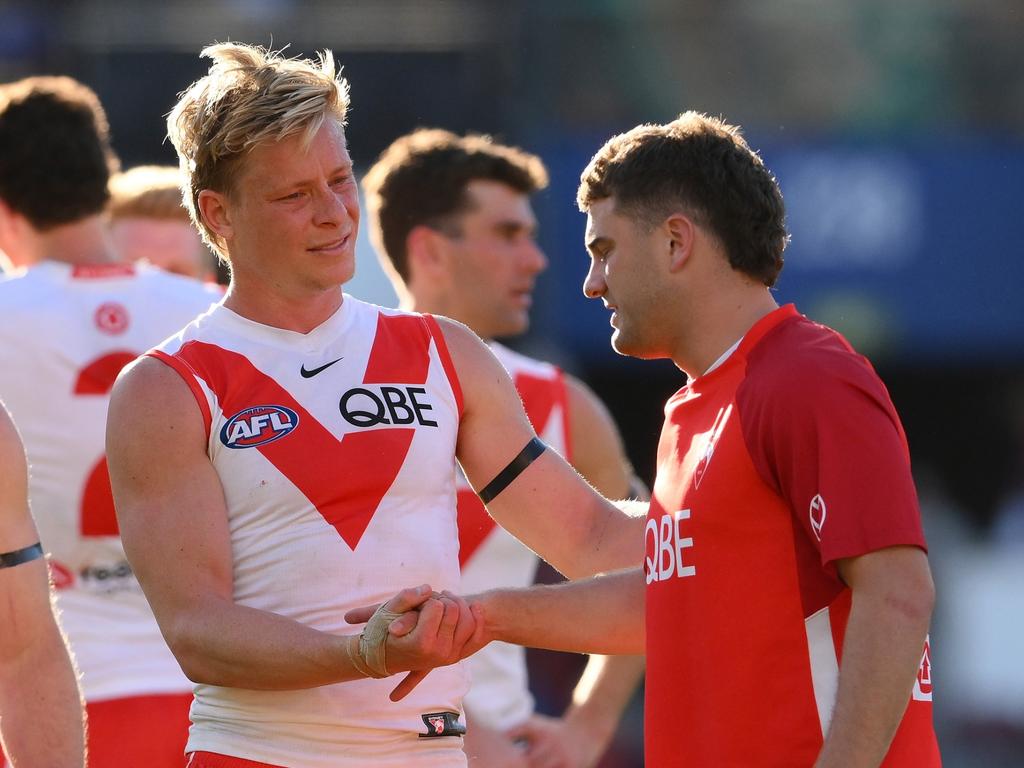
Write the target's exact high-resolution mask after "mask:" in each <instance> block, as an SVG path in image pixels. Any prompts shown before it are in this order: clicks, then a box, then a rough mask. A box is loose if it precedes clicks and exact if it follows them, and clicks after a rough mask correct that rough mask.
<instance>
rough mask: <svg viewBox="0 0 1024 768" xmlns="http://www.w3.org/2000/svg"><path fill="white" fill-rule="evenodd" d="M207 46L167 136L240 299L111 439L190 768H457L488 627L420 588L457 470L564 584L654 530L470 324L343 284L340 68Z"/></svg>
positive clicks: (186, 335) (346, 194) (121, 508)
mask: <svg viewBox="0 0 1024 768" xmlns="http://www.w3.org/2000/svg"><path fill="white" fill-rule="evenodd" d="M203 55H204V56H207V57H209V58H211V59H212V60H213V64H212V66H211V68H210V71H209V73H208V74H207V75H206V76H204V77H203V78H201V79H200V80H198V81H197V82H195V83H194V84H193V85H192V86H191V87H190V88H189V89H188V90H187V91H186V92H185V93H184V94H183V95H182V97H181V99H180V101H179V102H178V104H177V106H176V107H175V108H174V110H173V111H172V112H171V115H170V117H169V120H168V128H169V130H168V133H169V135H170V137H171V140H172V142H173V143H174V146H175V148H176V149H177V151H178V153H179V157H180V160H181V165H182V167H183V169H187V173H188V186H187V189H188V194H187V197H186V200H187V202H188V205H189V209H190V213H191V214H192V216H193V217H194V220H195V221H196V223H197V225H199V226H200V227H201V228H202V230H203V232H204V235H205V237H206V239H207V242H209V243H210V244H211V246H212V247H214V248H215V249H216V250H217V251H218V252H219V253H220V254H221V255H222V256H224V257H225V258H226V259H227V260H228V261H229V262H230V264H231V274H232V277H231V285H230V286H229V288H228V292H227V295H226V297H225V300H224V302H223V303H222V304H220V305H218V306H217V307H215V308H214V309H213V310H212V311H211V312H210V313H208V314H206V315H204V316H203V317H201V318H199V319H198V320H197V321H195V322H194V323H192V324H190V325H189V326H188V327H187V328H185V329H184V330H183V331H182V332H181V333H179V334H178V335H176V336H175V337H173V338H171V339H169V340H168V341H167V342H165V343H164V344H163V345H161V346H160V348H159V349H157V350H154V351H153V353H152V354H151V355H149V356H147V357H144V358H142V359H140V360H139V361H138V362H136V363H135V364H133V365H132V366H130V367H129V368H128V369H127V370H126V371H125V373H124V374H122V376H121V377H120V379H119V380H118V382H117V385H116V387H115V390H114V393H113V398H112V403H111V410H110V418H109V423H108V428H107V435H108V440H107V448H108V453H109V456H110V468H111V479H112V481H113V487H114V494H115V499H116V502H117V514H118V520H119V522H120V524H121V534H122V537H123V540H124V542H125V550H126V552H127V553H128V555H129V558H130V560H131V563H132V565H133V567H135V569H136V573H137V574H138V576H139V580H140V582H141V583H142V585H143V587H144V588H145V590H146V595H147V597H148V598H149V600H150V602H151V604H152V605H153V607H154V611H155V613H156V615H157V618H158V620H159V621H160V625H161V627H162V628H163V630H164V633H165V635H166V637H167V640H168V643H169V644H170V646H171V648H172V649H173V650H174V652H175V654H176V656H177V658H178V659H179V661H180V662H181V664H182V668H183V669H185V670H186V671H187V673H188V674H189V676H190V678H191V679H193V680H194V681H196V683H197V685H196V689H195V696H196V701H195V704H194V705H193V708H192V720H193V726H192V729H191V731H190V734H189V743H188V749H189V751H190V752H191V753H192V754H191V757H190V763H189V765H190V766H191V768H206V767H207V766H216V767H218V768H224V767H226V766H249V768H251V767H252V766H253V765H254V764H256V765H264V766H266V765H271V766H274V765H287V766H302V767H303V768H343V767H345V766H352V767H353V768H355V767H356V766H358V767H359V768H362V767H363V766H374V767H375V768H407V767H408V766H413V765H417V766H436V767H437V768H442V767H447V766H452V767H454V766H464V765H466V756H465V753H464V752H463V749H462V738H461V735H462V733H463V732H464V730H465V727H464V726H463V724H462V723H461V722H460V718H461V710H462V702H461V700H462V696H463V694H464V693H465V691H466V689H467V687H468V679H467V677H468V676H467V673H466V671H465V669H464V668H463V665H461V664H454V665H452V662H453V661H455V660H456V659H457V655H458V653H459V652H460V650H461V648H462V646H463V645H464V644H465V643H466V642H467V641H468V640H469V639H470V637H469V633H470V632H471V631H472V629H473V625H474V624H475V622H474V621H472V617H471V615H470V613H469V611H468V608H467V607H466V605H465V604H464V603H462V602H461V601H460V600H459V599H457V598H453V597H451V596H449V595H445V594H440V595H435V594H432V593H431V591H430V590H429V589H425V588H423V586H422V585H424V583H425V584H427V585H431V586H433V587H436V588H437V589H439V590H444V589H454V588H457V587H458V585H459V582H460V574H459V563H458V549H459V545H458V531H457V524H456V514H455V500H456V482H455V458H456V457H457V458H458V460H459V461H460V463H461V465H462V467H463V469H464V470H465V473H466V476H467V478H468V479H469V480H470V482H472V483H473V485H474V487H478V488H480V489H482V490H481V491H480V494H481V497H482V498H485V499H487V500H488V503H489V505H490V510H491V511H492V513H494V515H495V518H496V519H497V520H499V522H500V523H501V524H502V525H504V526H506V527H507V528H509V529H511V530H513V531H514V532H515V533H516V535H517V536H520V537H521V538H522V539H523V540H524V541H525V542H526V543H527V544H528V545H529V546H531V547H532V548H534V549H535V550H538V551H542V552H544V554H545V556H546V557H547V558H548V559H549V560H550V561H551V562H552V563H553V564H554V565H555V566H556V567H559V568H560V569H562V570H563V571H565V572H567V573H568V574H570V575H579V574H583V573H595V572H597V571H601V570H605V569H608V568H614V567H621V566H623V565H626V564H630V563H635V562H638V560H639V558H640V556H641V546H640V540H641V533H640V532H641V530H642V518H640V517H629V516H627V515H626V514H624V513H623V512H622V511H620V510H619V509H618V508H617V507H615V506H614V505H612V504H610V503H609V502H607V501H606V500H605V499H603V498H602V497H601V496H600V495H598V494H597V493H596V492H595V491H594V490H593V489H592V488H591V487H590V486H589V485H587V483H586V482H585V481H584V480H583V479H582V478H581V477H580V476H579V475H578V474H577V473H576V472H575V471H574V470H573V469H572V468H571V467H570V466H569V465H568V464H566V463H565V461H564V460H563V459H561V458H560V457H559V456H558V455H557V454H556V453H555V452H554V451H547V450H545V448H544V445H543V443H541V442H540V441H539V440H538V439H537V437H536V435H535V432H534V430H533V429H532V427H531V426H530V423H529V420H528V419H527V418H526V414H525V413H524V411H523V408H522V404H521V402H520V400H519V397H518V395H517V393H516V390H515V387H514V386H513V384H512V382H511V380H510V379H509V377H508V373H507V372H506V371H505V370H504V369H503V368H502V367H501V364H500V363H499V362H498V361H497V360H496V359H495V357H494V355H493V354H492V353H491V352H490V350H489V349H488V348H487V347H486V346H485V345H484V344H483V342H482V341H481V340H480V339H479V337H477V336H476V335H475V334H473V333H472V331H470V330H469V329H467V328H466V327H465V326H462V325H460V324H458V323H455V322H454V321H451V320H448V319H447V318H435V317H433V316H430V315H419V314H415V313H408V312H404V311H401V310H389V309H383V308H380V307H376V306H373V305H370V304H367V303H365V302H361V301H359V300H358V299H355V298H354V297H352V296H349V295H346V294H344V293H343V292H342V284H343V283H345V282H347V281H348V280H349V279H351V277H352V275H353V272H354V268H355V261H354V260H355V253H354V251H355V241H356V236H357V233H358V225H359V214H360V211H359V198H358V194H357V185H356V181H355V178H354V175H353V171H352V162H351V159H350V157H349V154H348V149H347V145H346V139H345V132H344V121H345V116H346V112H347V109H348V85H347V83H346V82H345V81H344V80H343V79H340V78H338V77H337V75H336V73H335V67H334V61H333V57H332V56H331V55H330V54H329V53H326V52H325V53H323V54H322V55H321V56H320V58H319V61H318V62H317V63H314V62H311V61H306V60H289V59H284V58H283V57H281V56H280V55H279V54H275V53H271V52H268V51H265V50H263V49H260V48H255V47H252V46H246V45H240V44H233V43H225V44H220V45H214V46H211V47H209V48H207V49H206V50H205V51H204V52H203ZM524 466H530V467H532V468H534V472H537V471H540V473H541V476H542V478H543V484H542V486H541V487H536V486H533V485H531V484H524V483H521V482H516V480H515V478H516V476H517V475H518V474H519V473H520V472H521V471H522V468H523V467H524ZM538 468H539V470H538ZM627 528H628V529H629V530H631V531H633V534H634V535H633V536H631V537H627V536H623V535H620V534H621V532H622V530H623V529H627ZM584 542H585V543H586V547H585V550H584V549H583V543H584ZM569 552H573V553H577V554H574V556H573V557H572V558H571V559H570V558H569V557H568V553H569ZM578 553H582V556H580V554H578ZM403 583H419V584H421V588H419V589H418V590H407V591H404V592H403V593H402V594H401V595H399V597H398V598H397V599H396V600H393V601H391V602H390V603H389V605H388V606H387V607H386V610H388V611H394V612H396V613H397V612H401V611H402V610H405V609H407V608H409V607H412V606H413V605H416V604H419V603H423V609H422V613H421V614H420V618H421V621H420V624H419V625H418V626H417V628H416V630H415V631H414V632H413V633H412V634H411V635H407V636H403V637H401V638H397V637H392V636H390V635H389V634H388V633H387V625H388V621H389V619H388V616H387V614H378V615H377V616H376V617H373V618H370V617H368V618H370V620H369V621H368V623H367V625H366V627H364V628H363V629H362V631H361V632H360V631H359V628H354V627H352V626H351V625H349V624H347V623H346V621H345V619H344V615H345V612H346V610H347V609H350V608H354V607H356V606H359V605H364V604H366V603H367V602H373V601H379V600H380V599H381V598H383V597H385V596H387V595H389V594H393V593H394V591H395V589H396V588H397V586H398V585H399V584H403ZM445 665H450V666H445ZM438 666H440V667H442V668H440V669H437V670H435V671H433V672H430V674H429V676H427V675H426V670H427V669H429V668H431V667H438ZM404 671H412V674H411V675H408V676H406V678H403V680H402V681H400V682H399V683H398V687H397V688H394V682H393V681H389V680H384V679H383V678H385V677H388V676H390V675H393V674H395V673H396V672H404ZM424 676H426V679H425V680H424V679H423V678H424ZM378 678H380V679H378ZM420 680H422V681H423V683H422V685H419V686H414V684H415V683H417V682H419V681H420ZM410 691H411V692H410ZM389 694H390V696H391V697H392V698H393V699H394V700H391V699H389ZM405 694H408V695H407V696H406V695H405ZM403 697H404V698H403ZM398 700H401V703H400V704H396V701H398Z"/></svg>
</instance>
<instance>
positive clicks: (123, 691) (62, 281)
mask: <svg viewBox="0 0 1024 768" xmlns="http://www.w3.org/2000/svg"><path fill="white" fill-rule="evenodd" d="M219 298H220V291H219V289H217V288H216V287H211V286H204V285H203V284H201V283H199V282H197V281H195V280H191V279H189V278H185V277H180V276H178V275H171V274H168V273H166V272H162V271H160V270H158V269H156V268H155V267H149V266H147V265H136V266H134V267H133V266H130V265H103V266H79V267H73V266H71V265H70V264H64V263H60V262H53V261H45V262H42V263H40V264H37V265H35V266H33V267H31V268H29V269H28V270H24V271H20V272H16V273H14V274H13V276H11V277H10V278H8V279H5V280H0V400H2V401H3V402H4V404H6V406H7V408H8V409H9V410H10V411H11V414H12V416H13V417H14V421H15V423H16V424H17V426H18V429H19V431H20V432H21V436H22V439H23V440H24V442H25V449H26V452H27V454H28V461H29V500H30V503H31V506H32V513H33V516H34V517H35V520H36V524H37V526H38V528H39V535H40V539H41V541H42V543H43V547H44V549H45V550H46V551H47V553H48V554H49V557H50V571H51V573H52V575H53V579H54V583H55V585H56V586H57V605H58V607H59V608H60V611H61V623H62V624H63V627H64V631H65V632H66V633H67V636H68V639H69V641H70V644H71V649H72V650H73V651H74V655H75V658H76V660H77V662H78V668H79V670H80V671H81V673H82V688H83V691H84V693H85V698H86V700H87V701H89V702H97V701H104V700H109V699H119V698H125V697H130V696H139V695H150V694H168V693H175V694H185V693H188V692H189V691H190V690H191V688H192V684H191V683H190V682H189V681H188V679H186V678H185V676H184V675H183V674H182V672H181V669H180V668H179V667H178V662H177V661H175V659H174V657H173V656H172V655H171V652H170V650H168V648H167V645H166V643H165V642H164V639H163V637H162V636H161V635H160V630H159V628H158V627H157V625H156V620H155V619H154V618H153V613H152V611H151V610H150V607H149V603H147V602H146V598H145V597H144V596H143V594H142V590H141V589H140V588H139V584H138V582H137V581H136V579H135V577H134V575H133V574H132V572H131V569H130V568H129V567H128V563H127V561H126V560H125V556H124V549H123V548H122V546H121V539H120V537H119V536H118V530H117V519H116V517H115V516H114V503H113V500H112V499H111V495H110V481H109V478H108V475H107V462H106V458H105V457H104V453H103V451H104V436H105V434H106V421H107V404H108V402H109V397H110V388H111V386H113V383H114V379H115V378H116V377H117V374H118V372H120V370H121V368H122V367H123V366H124V365H126V364H127V363H129V362H131V361H132V360H134V359H135V357H136V356H138V355H140V354H142V353H143V352H145V351H146V350H147V349H149V348H150V347H152V346H153V345H154V344H159V343H160V341H161V340H163V339H166V338H167V337H168V336H170V335H171V334H172V333H175V332H176V331H178V330H180V329H181V328H183V327H184V326H185V325H186V324H187V323H189V322H190V321H191V320H192V319H193V318H195V317H196V315H198V314H200V313H201V312H205V311H206V310H207V309H208V308H209V306H210V304H212V303H213V302H215V301H217V300H219ZM3 631H4V630H3V628H0V632H3Z"/></svg>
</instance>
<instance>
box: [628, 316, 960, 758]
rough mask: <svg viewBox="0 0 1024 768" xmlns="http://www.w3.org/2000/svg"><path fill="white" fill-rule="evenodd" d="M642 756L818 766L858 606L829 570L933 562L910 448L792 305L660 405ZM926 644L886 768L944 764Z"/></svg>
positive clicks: (819, 330) (862, 373)
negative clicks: (903, 555) (872, 559)
mask: <svg viewBox="0 0 1024 768" xmlns="http://www.w3.org/2000/svg"><path fill="white" fill-rule="evenodd" d="M645 536H646V555H645V567H644V570H645V573H646V578H647V599H646V608H647V670H648V672H647V684H646V696H647V703H646V708H645V711H646V750H645V753H646V755H647V762H648V764H649V765H657V766H676V765H680V766H681V765H687V766H716V767H717V766H755V767H757V766H765V767H767V766H787V767H792V768H796V767H798V766H810V765H812V764H813V763H814V761H815V759H816V757H817V755H818V752H819V750H820V749H821V746H822V743H823V739H824V736H825V735H826V734H827V732H828V727H829V722H830V719H831V715H832V707H833V705H834V703H835V698H836V690H837V683H838V676H839V669H840V667H841V665H842V652H843V636H844V632H845V629H846V623H847V619H848V617H849V611H850V599H851V592H850V590H849V588H848V587H847V586H846V585H845V584H844V583H843V582H842V581H841V580H840V578H839V576H838V574H837V571H836V566H835V563H836V561H837V560H838V559H841V558H848V557H856V556H858V555H863V554H866V553H868V552H872V551H875V550H878V549H882V548H885V547H890V546H897V545H909V546H915V547H921V548H922V549H923V548H924V547H925V542H924V535H923V533H922V530H921V520H920V513H919V510H918V503H917V495H916V492H915V490H914V484H913V480H912V478H911V474H910V457H909V451H908V448H907V443H906V437H905V435H904V433H903V428H902V426H901V425H900V421H899V418H898V416H897V415H896V411H895V408H894V407H893V405H892V402H891V401H890V399H889V395H888V393H887V392H886V390H885V387H884V385H883V384H882V382H881V381H880V380H879V379H878V376H877V375H876V374H875V372H874V370H873V369H872V368H871V365H870V364H869V363H868V362H867V361H866V360H865V359H864V358H863V357H861V356H859V355H857V354H856V353H855V352H854V351H853V350H852V349H851V348H850V346H849V345H848V344H847V343H846V341H845V340H844V339H842V337H840V336H839V334H837V333H835V332H834V331H832V330H830V329H828V328H825V327H823V326H820V325H817V324H815V323H813V322H811V321H809V320H807V319H806V318H804V317H802V316H801V315H799V314H797V312H796V310H795V308H794V307H793V306H792V305H789V306H786V307H783V308H781V309H778V310H776V311H775V312H772V313H771V314H769V315H767V316H766V317H764V318H762V319H761V320H760V321H759V322H758V323H756V324H755V325H754V326H753V328H751V329H750V331H749V332H748V333H747V334H746V336H745V337H744V338H743V340H742V341H741V342H740V344H739V346H738V347H737V349H736V350H735V351H734V352H733V353H732V354H731V355H730V356H729V357H728V358H727V359H726V360H725V361H724V362H722V363H721V364H720V365H718V366H717V367H715V368H714V369H712V370H711V371H710V372H708V373H706V374H705V375H703V376H700V377H698V378H697V379H694V380H691V381H690V382H689V383H688V384H687V386H685V387H684V388H683V389H681V390H680V391H679V392H677V393H676V394H675V395H673V396H672V397H671V398H670V399H669V401H668V403H667V404H666V407H665V426H664V430H663V432H662V436H661V443H660V445H659V449H658V472H657V478H656V480H655V484H654V491H653V499H652V502H651V507H650V513H649V515H648V519H647V529H646V534H645ZM931 696H932V692H931V663H930V658H929V653H928V648H927V646H926V647H925V649H923V656H922V664H921V669H920V671H919V674H918V680H917V683H916V684H915V686H914V690H913V694H912V696H911V697H910V698H909V701H908V706H907V710H906V713H905V715H904V718H903V722H902V724H901V726H900V728H899V730H898V731H897V734H896V737H895V739H894V741H893V744H892V747H891V748H890V750H889V754H888V756H887V758H886V760H885V762H884V763H883V765H884V766H886V767H887V768H896V767H897V766H898V767H900V768H903V767H906V768H910V767H911V766H913V768H932V766H938V765H940V758H939V752H938V746H937V743H936V740H935V734H934V731H933V728H932V712H931Z"/></svg>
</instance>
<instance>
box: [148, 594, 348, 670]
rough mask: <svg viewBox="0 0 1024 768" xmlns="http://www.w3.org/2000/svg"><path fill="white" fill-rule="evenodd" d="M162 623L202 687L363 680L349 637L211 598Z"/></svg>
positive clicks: (184, 667)
mask: <svg viewBox="0 0 1024 768" xmlns="http://www.w3.org/2000/svg"><path fill="white" fill-rule="evenodd" d="M162 625H164V632H165V635H166V637H167V640H168V644H169V645H170V647H171V650H172V651H173V652H174V655H175V657H176V658H177V659H178V663H179V664H180V665H181V668H182V670H183V671H184V672H185V674H186V675H187V676H188V678H189V679H190V680H192V681H194V682H197V683H206V684H209V685H222V686H227V687H232V688H251V689H256V690H292V689H300V688H314V687H316V686H320V685H327V684H330V683H338V682H343V681H346V680H354V679H356V678H359V677H363V675H362V674H361V673H360V672H359V671H358V670H356V669H355V668H354V667H353V665H352V663H351V661H350V659H349V656H348V652H347V648H346V644H347V643H348V642H349V638H348V637H346V636H340V635H333V634H329V633H326V632H320V631H318V630H316V629H313V628H312V627H308V626H306V625H304V624H301V623H299V622H296V621H292V620H291V619H288V618H285V617H283V616H279V615H277V614H273V613H268V612H266V611H260V610H257V609H255V608H249V607H247V606H242V605H236V604H234V603H231V602H228V601H221V600H214V599H209V600H207V601H205V602H203V603H200V604H199V605H196V606H193V607H192V608H191V609H190V610H188V611H182V612H180V613H179V614H178V615H177V616H176V617H175V618H174V620H173V621H168V622H163V623H162ZM354 631H355V628H353V632H354Z"/></svg>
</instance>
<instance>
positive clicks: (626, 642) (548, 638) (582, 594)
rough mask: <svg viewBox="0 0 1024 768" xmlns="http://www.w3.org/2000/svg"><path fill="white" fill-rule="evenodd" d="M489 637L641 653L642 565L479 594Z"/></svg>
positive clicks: (577, 649)
mask: <svg viewBox="0 0 1024 768" xmlns="http://www.w3.org/2000/svg"><path fill="white" fill-rule="evenodd" d="M475 601H476V602H479V604H480V605H481V607H482V608H483V615H484V622H485V629H484V635H485V636H486V637H487V639H488V640H502V641H504V642H507V643H515V644H516V645H525V646H529V647H533V648H548V649H551V650H556V651H574V652H578V653H641V652H642V651H643V647H644V578H643V574H642V573H641V571H640V569H639V568H633V569H629V570H625V571H616V572H615V573H611V574H607V575H602V576H595V577H592V578H588V579H582V580H579V581H571V582H565V583H563V584H556V585H552V586H536V587H531V588H529V589H497V590H492V591H490V592H485V593H483V594H482V595H480V596H478V597H477V598H476V599H475Z"/></svg>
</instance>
